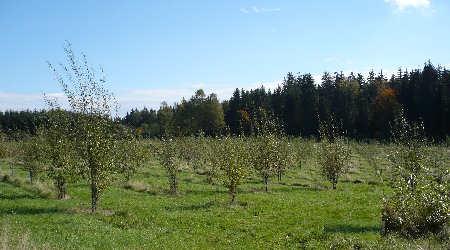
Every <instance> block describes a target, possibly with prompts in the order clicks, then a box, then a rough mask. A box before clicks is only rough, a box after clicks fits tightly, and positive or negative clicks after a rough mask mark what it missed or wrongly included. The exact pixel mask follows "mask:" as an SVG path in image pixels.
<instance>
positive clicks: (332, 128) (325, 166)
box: [318, 119, 350, 189]
mask: <svg viewBox="0 0 450 250" xmlns="http://www.w3.org/2000/svg"><path fill="white" fill-rule="evenodd" d="M320 135H321V142H320V151H319V158H318V160H319V166H320V168H321V173H322V175H323V176H324V177H325V178H326V179H327V180H328V181H330V182H331V184H332V185H333V189H336V185H337V183H338V181H339V177H340V176H341V175H342V174H344V173H346V172H347V171H348V164H349V161H350V148H349V146H348V143H347V142H346V140H345V139H344V137H343V136H342V135H341V134H340V133H339V132H338V129H337V126H336V125H335V123H334V121H333V119H331V122H329V123H328V124H322V125H321V131H320Z"/></svg>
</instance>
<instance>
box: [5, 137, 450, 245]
mask: <svg viewBox="0 0 450 250" xmlns="http://www.w3.org/2000/svg"><path fill="white" fill-rule="evenodd" d="M302 143H303V145H304V147H302V148H304V149H308V150H306V151H304V152H303V154H302V155H303V159H302V164H301V165H298V166H294V167H292V168H290V169H288V170H287V172H286V174H285V175H284V176H283V178H282V179H281V181H278V180H277V179H276V178H275V177H274V178H271V179H270V182H269V192H265V191H264V185H263V183H262V181H261V178H259V177H258V176H257V175H256V174H251V175H250V176H249V177H247V178H246V179H245V180H244V181H243V183H242V185H240V186H239V188H238V192H237V202H235V203H234V204H230V197H229V195H228V192H227V189H226V188H225V187H223V186H222V185H221V184H220V183H219V182H217V183H215V184H214V185H211V184H208V183H207V182H206V176H205V175H203V173H202V171H201V170H198V169H197V170H194V169H192V168H190V167H187V166H186V167H184V168H182V170H181V172H180V174H179V192H178V194H177V195H175V196H174V195H170V194H169V193H168V179H167V174H166V171H165V170H164V168H163V167H162V166H160V165H159V164H158V163H157V162H156V161H155V160H150V161H149V162H147V163H146V164H145V166H143V167H141V168H139V169H138V172H137V173H136V174H135V175H134V176H133V177H132V179H131V180H130V181H128V182H127V183H125V181H123V180H118V181H116V182H115V184H114V185H113V186H112V187H111V188H109V189H108V190H107V191H105V193H104V194H103V195H102V197H101V200H100V204H99V209H98V211H97V212H96V213H95V214H91V213H90V210H89V208H90V192H89V188H88V185H87V183H84V182H82V181H79V182H77V183H75V184H70V185H69V186H68V195H69V196H70V198H69V199H66V200H56V199H54V198H52V197H49V196H51V193H52V192H53V191H52V185H51V183H50V182H49V180H48V179H46V177H45V176H44V175H42V174H41V175H40V176H39V181H38V182H37V183H35V184H33V185H31V184H29V183H28V181H27V173H26V172H25V171H23V170H21V169H20V167H18V166H17V165H12V166H13V168H14V171H13V172H14V174H13V176H11V169H10V167H11V163H9V162H8V161H7V160H6V159H5V160H3V161H1V163H0V171H1V175H2V176H1V179H2V182H0V201H1V202H0V225H1V228H2V231H1V232H0V233H1V239H0V240H1V242H0V244H1V245H0V248H6V249H8V248H10V247H12V248H33V247H36V248H38V249H40V248H42V249H92V248H95V249H113V248H114V249H274V248H275V249H276V248H289V249H298V248H300V249H301V248H307V249H330V248H336V249H354V248H356V249H358V248H363V249H448V247H449V246H450V245H449V242H448V241H445V240H439V239H435V238H434V237H431V236H430V237H425V238H420V239H416V240H408V239H404V238H401V237H396V236H394V235H390V236H386V237H382V236H381V235H380V230H381V208H382V198H383V196H384V195H389V193H390V192H391V189H390V187H389V183H388V181H387V180H389V167H388V165H389V164H388V160H387V159H386V155H387V154H389V152H391V151H393V150H395V148H393V147H391V146H387V145H380V144H358V143H352V144H351V164H350V165H351V166H350V170H349V171H348V173H346V174H344V176H343V177H342V178H341V179H340V181H339V183H338V184H337V189H336V190H332V189H331V184H330V183H329V182H327V181H326V180H325V179H323V177H321V176H320V173H319V168H318V166H317V159H316V156H315V153H314V152H315V147H316V146H317V145H316V144H315V143H314V142H312V141H305V142H302ZM433 150H434V151H435V152H437V154H439V155H442V156H445V157H448V152H449V151H448V147H435V148H433ZM444 161H446V162H447V163H446V164H447V166H448V163H449V162H448V158H446V159H444ZM49 193H50V195H49Z"/></svg>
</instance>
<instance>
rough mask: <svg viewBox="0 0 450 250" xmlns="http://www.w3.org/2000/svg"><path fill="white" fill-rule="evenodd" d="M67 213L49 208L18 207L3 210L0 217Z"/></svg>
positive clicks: (0, 210)
mask: <svg viewBox="0 0 450 250" xmlns="http://www.w3.org/2000/svg"><path fill="white" fill-rule="evenodd" d="M55 213H66V210H63V209H60V208H56V207H48V208H34V207H16V208H2V209H0V215H39V214H55Z"/></svg>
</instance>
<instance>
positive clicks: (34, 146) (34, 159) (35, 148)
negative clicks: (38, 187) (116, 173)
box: [20, 136, 43, 184]
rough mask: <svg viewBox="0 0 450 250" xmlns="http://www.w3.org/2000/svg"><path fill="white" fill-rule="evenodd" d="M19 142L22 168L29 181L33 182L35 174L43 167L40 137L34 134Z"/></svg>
mask: <svg viewBox="0 0 450 250" xmlns="http://www.w3.org/2000/svg"><path fill="white" fill-rule="evenodd" d="M21 144H22V145H21V146H22V147H21V149H22V150H21V155H20V158H21V159H20V160H21V163H22V165H23V167H24V169H25V170H26V171H28V176H29V179H30V183H31V184H33V183H34V178H35V176H36V174H37V173H38V172H39V171H41V170H42V169H43V165H42V160H43V159H42V157H43V154H42V150H41V147H40V145H41V144H42V137H41V136H34V137H32V138H30V139H27V140H24V141H23V142H22V143H21Z"/></svg>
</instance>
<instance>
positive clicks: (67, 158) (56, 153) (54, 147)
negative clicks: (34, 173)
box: [40, 101, 81, 200]
mask: <svg viewBox="0 0 450 250" xmlns="http://www.w3.org/2000/svg"><path fill="white" fill-rule="evenodd" d="M48 103H49V105H50V107H52V109H51V110H49V111H48V112H47V116H48V122H47V125H46V127H44V129H42V130H41V131H40V134H41V135H42V137H43V143H42V148H43V150H42V151H43V158H45V162H46V163H47V171H46V172H47V175H48V176H49V177H50V178H51V179H53V182H54V185H55V187H56V189H57V191H58V196H57V197H58V199H60V200H62V199H66V198H67V183H68V182H70V181H71V180H73V179H75V178H76V177H77V175H78V172H80V171H81V169H80V165H79V160H80V159H78V157H77V154H76V150H75V145H74V143H73V142H72V138H73V132H74V131H73V130H72V127H73V117H71V115H70V114H69V113H68V112H67V111H64V110H62V109H61V108H59V107H57V106H54V105H53V103H52V102H51V101H48Z"/></svg>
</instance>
